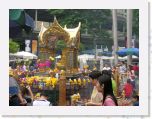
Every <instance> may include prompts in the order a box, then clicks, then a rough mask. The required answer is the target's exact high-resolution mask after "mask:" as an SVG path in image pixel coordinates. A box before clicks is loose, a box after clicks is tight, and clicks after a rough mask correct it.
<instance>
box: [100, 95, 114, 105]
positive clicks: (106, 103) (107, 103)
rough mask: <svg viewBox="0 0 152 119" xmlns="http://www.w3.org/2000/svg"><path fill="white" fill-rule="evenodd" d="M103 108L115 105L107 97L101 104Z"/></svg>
mask: <svg viewBox="0 0 152 119" xmlns="http://www.w3.org/2000/svg"><path fill="white" fill-rule="evenodd" d="M103 106H116V104H115V102H114V101H113V100H112V98H111V97H110V96H107V97H106V99H105V101H104V103H103Z"/></svg>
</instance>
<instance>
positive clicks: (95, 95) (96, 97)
mask: <svg viewBox="0 0 152 119" xmlns="http://www.w3.org/2000/svg"><path fill="white" fill-rule="evenodd" d="M102 100H103V95H102V93H100V92H98V90H97V88H96V86H94V88H93V91H92V95H91V102H93V103H101V102H102Z"/></svg>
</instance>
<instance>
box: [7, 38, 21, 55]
mask: <svg viewBox="0 0 152 119" xmlns="http://www.w3.org/2000/svg"><path fill="white" fill-rule="evenodd" d="M18 50H19V44H18V43H16V42H14V41H12V40H9V52H10V53H16V52H17V51H18Z"/></svg>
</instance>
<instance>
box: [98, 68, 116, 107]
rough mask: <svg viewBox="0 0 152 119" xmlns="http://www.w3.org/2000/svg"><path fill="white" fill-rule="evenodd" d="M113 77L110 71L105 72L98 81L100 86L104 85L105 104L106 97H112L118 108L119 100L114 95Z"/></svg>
mask: <svg viewBox="0 0 152 119" xmlns="http://www.w3.org/2000/svg"><path fill="white" fill-rule="evenodd" d="M111 75H112V74H111V71H110V70H109V71H108V70H103V71H102V75H101V76H100V77H99V78H98V81H99V84H100V85H102V84H104V89H103V90H104V92H103V102H104V101H105V99H106V97H107V96H108V95H110V96H111V97H112V100H113V101H114V102H115V104H116V106H118V103H117V100H116V98H115V96H114V94H113V89H112V81H111Z"/></svg>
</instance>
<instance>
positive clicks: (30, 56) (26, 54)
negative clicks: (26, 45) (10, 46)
mask: <svg viewBox="0 0 152 119" xmlns="http://www.w3.org/2000/svg"><path fill="white" fill-rule="evenodd" d="M14 55H15V56H17V57H21V58H23V59H37V56H36V55H35V54H32V53H30V52H25V51H21V52H17V53H15V54H14Z"/></svg>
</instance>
